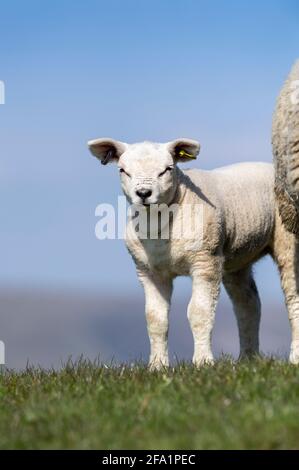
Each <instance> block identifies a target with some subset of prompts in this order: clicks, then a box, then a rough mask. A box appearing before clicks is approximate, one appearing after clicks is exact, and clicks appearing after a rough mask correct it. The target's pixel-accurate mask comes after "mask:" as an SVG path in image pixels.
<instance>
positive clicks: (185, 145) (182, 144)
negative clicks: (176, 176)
mask: <svg viewBox="0 0 299 470" xmlns="http://www.w3.org/2000/svg"><path fill="white" fill-rule="evenodd" d="M167 147H168V150H169V152H170V153H171V155H172V156H173V159H174V160H175V161H176V162H187V161H190V160H194V159H195V158H196V157H197V155H198V154H199V151H200V144H199V142H197V140H192V139H176V140H173V141H172V142H168V144H167Z"/></svg>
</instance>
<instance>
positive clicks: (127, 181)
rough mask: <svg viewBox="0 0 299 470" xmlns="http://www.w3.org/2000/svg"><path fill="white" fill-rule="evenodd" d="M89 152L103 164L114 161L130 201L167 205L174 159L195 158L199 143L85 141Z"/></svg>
mask: <svg viewBox="0 0 299 470" xmlns="http://www.w3.org/2000/svg"><path fill="white" fill-rule="evenodd" d="M88 146H89V149H90V151H91V153H92V154H93V155H94V156H96V157H97V158H98V159H99V160H100V161H101V162H102V164H103V165H106V164H107V163H110V162H116V163H117V165H118V168H119V173H120V178H121V184H122V189H123V191H124V193H125V195H126V197H127V199H128V200H129V202H130V203H131V204H143V205H145V206H148V205H150V204H162V203H165V204H169V203H170V202H171V201H172V200H173V197H174V194H175V192H176V189H177V184H178V171H177V167H176V164H177V162H180V161H181V162H186V161H190V160H191V159H194V158H196V156H197V155H198V153H199V149H200V145H199V143H198V142H197V141H195V140H190V139H177V140H174V141H172V142H167V143H162V144H161V143H153V142H142V143H137V144H127V143H124V142H119V141H116V140H113V139H105V138H104V139H96V140H92V141H90V142H88Z"/></svg>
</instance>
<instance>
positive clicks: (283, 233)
mask: <svg viewBox="0 0 299 470" xmlns="http://www.w3.org/2000/svg"><path fill="white" fill-rule="evenodd" d="M273 258H274V260H275V261H276V263H277V265H278V269H279V273H280V279H281V285H282V288H283V291H284V295H285V302H286V305H287V309H288V315H289V320H290V324H291V331H292V343H291V351H290V357H289V359H290V362H291V363H292V364H299V242H298V241H297V240H296V237H295V236H294V235H293V234H292V233H290V232H288V231H287V230H286V229H285V228H284V226H283V225H282V223H281V219H280V217H279V216H278V222H277V224H276V230H275V237H274V243H273Z"/></svg>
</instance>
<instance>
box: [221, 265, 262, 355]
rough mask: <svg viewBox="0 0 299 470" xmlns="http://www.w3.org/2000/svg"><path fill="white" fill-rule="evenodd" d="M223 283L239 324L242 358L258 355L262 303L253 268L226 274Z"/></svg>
mask: <svg viewBox="0 0 299 470" xmlns="http://www.w3.org/2000/svg"><path fill="white" fill-rule="evenodd" d="M223 283H224V286H225V289H226V291H227V293H228V295H229V297H230V298H231V301H232V303H233V307H234V312H235V315H236V319H237V323H238V329H239V338H240V358H243V357H250V356H253V355H254V354H258V352H259V326H260V318H261V302H260V298H259V294H258V291H257V287H256V284H255V282H254V279H253V275H252V272H251V268H247V269H244V270H242V271H238V272H237V273H233V274H225V275H224V278H223Z"/></svg>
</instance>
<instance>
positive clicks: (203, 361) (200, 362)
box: [192, 355, 215, 368]
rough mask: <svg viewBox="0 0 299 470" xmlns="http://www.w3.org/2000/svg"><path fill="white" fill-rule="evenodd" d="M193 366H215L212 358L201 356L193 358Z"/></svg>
mask: <svg viewBox="0 0 299 470" xmlns="http://www.w3.org/2000/svg"><path fill="white" fill-rule="evenodd" d="M192 362H193V365H194V366H195V367H198V368H200V367H203V366H212V365H214V364H215V361H214V358H213V356H210V355H209V356H201V357H193V360H192Z"/></svg>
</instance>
